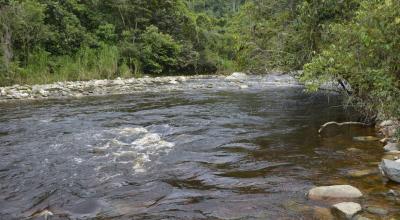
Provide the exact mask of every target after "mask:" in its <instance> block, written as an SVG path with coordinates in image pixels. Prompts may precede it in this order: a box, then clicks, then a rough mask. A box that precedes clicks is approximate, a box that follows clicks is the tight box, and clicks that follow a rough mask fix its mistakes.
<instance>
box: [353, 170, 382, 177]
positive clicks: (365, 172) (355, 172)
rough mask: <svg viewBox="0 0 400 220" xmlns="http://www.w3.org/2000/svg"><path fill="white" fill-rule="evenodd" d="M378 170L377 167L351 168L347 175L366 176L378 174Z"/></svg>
mask: <svg viewBox="0 0 400 220" xmlns="http://www.w3.org/2000/svg"><path fill="white" fill-rule="evenodd" d="M377 173H378V170H377V169H365V170H349V171H348V172H347V175H348V176H350V177H355V178H358V177H365V176H369V175H372V174H377Z"/></svg>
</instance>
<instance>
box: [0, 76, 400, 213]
mask: <svg viewBox="0 0 400 220" xmlns="http://www.w3.org/2000/svg"><path fill="white" fill-rule="evenodd" d="M169 82H170V81H169ZM0 111H1V114H0V159H1V160H0V215H1V217H0V219H24V218H26V219H43V216H39V215H38V214H40V212H42V211H43V210H48V211H51V213H52V214H53V216H51V218H49V219H310V218H312V217H313V215H314V214H315V213H314V212H315V211H314V209H315V207H317V206H320V207H329V206H328V204H324V203H318V202H312V201H309V200H307V197H306V196H305V194H306V193H307V192H308V190H309V189H310V188H312V187H314V186H321V185H333V184H351V185H353V186H355V187H357V188H359V189H360V190H361V191H362V192H363V194H364V195H365V196H364V197H363V199H362V200H361V201H359V202H360V203H361V204H362V205H363V206H367V205H374V206H379V207H382V208H384V209H385V210H388V211H389V213H388V214H387V215H386V217H393V218H400V215H399V204H400V202H399V198H398V197H396V196H391V195H389V194H388V192H389V190H394V191H400V187H399V186H398V185H396V184H393V183H390V182H387V181H385V180H384V179H383V178H382V177H381V174H380V173H379V172H378V171H377V163H378V162H380V160H381V158H382V155H383V150H382V144H380V143H379V142H363V141H356V140H354V139H353V138H354V137H356V136H367V135H375V130H374V129H373V128H353V129H346V130H341V131H338V132H337V133H334V134H329V135H328V136H320V135H318V132H317V131H318V129H319V127H320V125H321V124H323V123H325V122H327V121H349V120H356V119H357V114H355V113H354V112H353V111H352V110H351V109H348V108H345V107H343V106H342V102H341V97H340V95H339V94H336V93H332V92H324V93H323V92H321V93H314V94H309V93H307V92H305V91H304V88H303V87H302V86H301V85H299V84H297V83H295V81H294V80H293V79H292V78H291V77H287V76H273V77H271V76H270V77H266V76H247V77H246V78H245V79H240V80H225V79H222V78H220V77H211V76H210V77H204V76H203V77H201V78H196V79H188V80H185V81H182V82H177V83H175V82H173V83H172V82H170V83H165V84H163V85H162V86H157V84H154V86H153V87H148V85H147V86H146V88H145V89H142V90H140V89H137V90H135V92H134V93H127V94H119V95H104V94H103V95H101V96H89V97H80V98H76V97H66V98H63V99H49V100H23V101H12V102H1V103H0ZM373 169H376V172H371V173H369V174H367V175H361V176H357V175H352V172H351V171H354V170H356V171H359V170H373ZM366 216H369V217H371V218H373V217H374V215H370V214H368V213H366ZM375 217H376V216H375Z"/></svg>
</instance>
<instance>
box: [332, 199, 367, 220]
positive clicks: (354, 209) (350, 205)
mask: <svg viewBox="0 0 400 220" xmlns="http://www.w3.org/2000/svg"><path fill="white" fill-rule="evenodd" d="M361 211H362V208H361V205H360V204H358V203H355V202H342V203H338V204H336V205H333V207H332V213H333V214H334V215H335V216H336V217H337V218H338V219H352V218H353V217H354V216H355V215H357V214H358V213H359V212H361Z"/></svg>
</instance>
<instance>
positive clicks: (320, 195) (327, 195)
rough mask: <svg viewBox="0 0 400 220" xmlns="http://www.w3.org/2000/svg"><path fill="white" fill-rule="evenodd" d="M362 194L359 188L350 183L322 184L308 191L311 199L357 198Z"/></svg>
mask: <svg viewBox="0 0 400 220" xmlns="http://www.w3.org/2000/svg"><path fill="white" fill-rule="evenodd" d="M362 196H363V194H362V193H361V191H360V190H359V189H357V188H355V187H353V186H350V185H334V186H320V187H315V188H313V189H311V190H310V191H309V192H308V198H309V199H311V200H322V199H356V198H360V197H362Z"/></svg>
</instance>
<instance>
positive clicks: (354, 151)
mask: <svg viewBox="0 0 400 220" xmlns="http://www.w3.org/2000/svg"><path fill="white" fill-rule="evenodd" d="M346 150H347V151H350V152H353V153H360V152H362V150H361V149H358V148H354V147H351V148H347V149H346Z"/></svg>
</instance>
